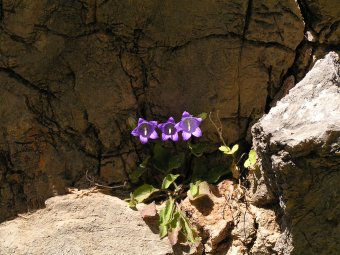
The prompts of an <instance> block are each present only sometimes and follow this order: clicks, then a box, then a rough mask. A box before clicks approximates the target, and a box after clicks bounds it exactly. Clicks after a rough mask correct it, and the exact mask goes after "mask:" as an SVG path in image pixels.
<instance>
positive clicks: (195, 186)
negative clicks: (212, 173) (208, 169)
mask: <svg viewBox="0 0 340 255" xmlns="http://www.w3.org/2000/svg"><path fill="white" fill-rule="evenodd" d="M200 182H201V181H196V182H195V183H190V189H189V192H190V194H191V196H192V197H193V198H195V197H196V196H198V194H199V184H200Z"/></svg>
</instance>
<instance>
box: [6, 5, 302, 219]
mask: <svg viewBox="0 0 340 255" xmlns="http://www.w3.org/2000/svg"><path fill="white" fill-rule="evenodd" d="M1 12H2V13H1V14H0V15H1V17H0V20H1V24H0V97H1V104H0V169H1V170H0V176H1V178H0V201H1V202H0V203H1V205H0V221H1V220H3V219H5V218H7V217H9V216H13V215H15V213H16V212H18V211H26V210H27V209H33V208H36V207H39V206H40V205H43V201H44V200H45V199H46V198H47V197H50V196H52V195H55V194H63V193H64V192H65V191H64V187H65V186H70V185H71V186H78V187H79V186H81V183H82V180H83V179H84V175H85V173H86V171H88V172H89V173H90V174H91V175H93V176H97V177H98V178H100V181H101V182H103V183H106V184H113V183H116V182H123V181H124V180H126V179H127V178H128V173H129V172H131V171H132V170H133V169H134V168H135V166H136V163H137V162H138V160H139V157H138V155H140V152H141V147H140V146H139V145H137V141H136V140H134V139H131V136H130V134H129V132H130V131H129V128H128V126H127V124H126V120H127V118H128V117H129V116H131V115H132V116H136V117H137V116H138V117H145V118H148V119H151V118H157V119H159V120H162V119H165V118H167V117H168V116H169V115H174V116H175V117H177V118H178V117H180V115H181V113H182V112H183V111H184V110H187V111H190V112H191V113H193V114H199V113H200V112H202V111H211V110H217V109H219V110H220V116H221V120H222V123H223V127H224V136H225V139H227V140H228V142H230V143H231V142H235V141H237V140H239V139H242V138H244V137H245V135H246V132H247V130H248V127H249V124H250V123H251V121H253V120H255V119H257V118H258V117H259V116H261V115H262V113H263V112H264V109H265V107H266V102H267V96H268V90H269V91H275V90H277V89H278V88H279V87H280V84H281V80H282V77H283V75H284V74H285V73H286V72H287V70H288V69H289V68H290V67H291V65H292V64H293V61H294V58H295V49H296V47H297V46H298V45H299V43H300V42H301V40H302V39H303V30H304V24H303V21H302V17H301V14H300V10H299V8H298V5H297V3H296V2H295V1H293V0H289V1H276V2H275V3H273V1H261V3H259V2H257V1H248V2H247V1H243V0H232V1H231V0H224V1H217V2H211V1H202V2H195V3H194V4H193V3H191V2H186V1H170V2H164V1H158V0H150V1H102V0H97V1H92V0H82V1H68V0H61V1H47V0H44V1H19V2H18V3H17V2H16V1H9V0H4V1H1ZM270 96H272V95H271V94H270ZM209 125H210V124H209V123H208V122H207V124H205V126H204V127H203V129H204V133H205V136H204V137H205V139H207V140H210V141H213V142H216V141H218V136H217V135H216V132H215V130H214V129H213V127H211V126H209ZM82 186H84V185H82Z"/></svg>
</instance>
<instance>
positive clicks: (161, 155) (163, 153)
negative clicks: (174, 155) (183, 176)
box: [152, 144, 170, 173]
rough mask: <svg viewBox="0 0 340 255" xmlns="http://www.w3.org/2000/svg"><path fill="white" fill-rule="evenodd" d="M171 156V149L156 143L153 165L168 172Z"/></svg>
mask: <svg viewBox="0 0 340 255" xmlns="http://www.w3.org/2000/svg"><path fill="white" fill-rule="evenodd" d="M169 158H170V153H169V151H168V150H167V149H165V148H164V147H163V146H162V145H160V144H155V146H154V150H153V158H152V164H153V166H154V167H155V168H156V169H157V170H159V171H161V172H163V173H166V172H167V171H168V168H169Z"/></svg>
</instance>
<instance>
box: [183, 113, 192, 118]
mask: <svg viewBox="0 0 340 255" xmlns="http://www.w3.org/2000/svg"><path fill="white" fill-rule="evenodd" d="M190 116H191V115H190V113H188V112H187V111H184V112H183V114H182V118H187V117H190Z"/></svg>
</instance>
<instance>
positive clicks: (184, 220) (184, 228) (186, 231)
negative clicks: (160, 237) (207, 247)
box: [180, 213, 199, 243]
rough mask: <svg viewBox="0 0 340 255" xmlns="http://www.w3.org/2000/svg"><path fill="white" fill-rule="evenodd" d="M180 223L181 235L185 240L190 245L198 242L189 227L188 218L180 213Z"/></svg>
mask: <svg viewBox="0 0 340 255" xmlns="http://www.w3.org/2000/svg"><path fill="white" fill-rule="evenodd" d="M180 222H181V227H182V233H183V234H184V236H185V237H186V239H187V240H188V241H189V242H191V243H196V242H197V241H199V238H198V236H197V234H196V233H195V232H194V231H193V229H192V228H191V226H190V223H189V220H188V218H187V217H186V216H185V215H183V213H181V218H180Z"/></svg>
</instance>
